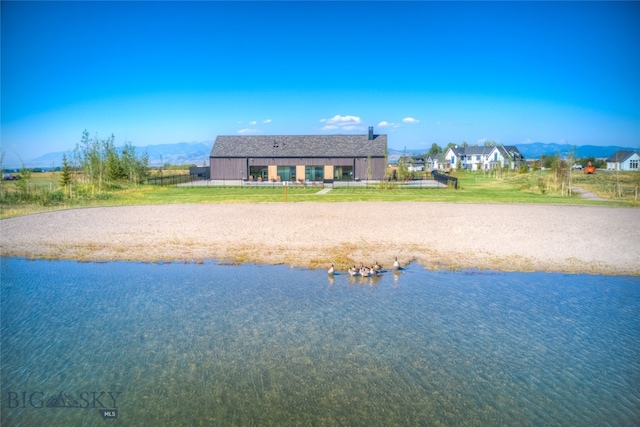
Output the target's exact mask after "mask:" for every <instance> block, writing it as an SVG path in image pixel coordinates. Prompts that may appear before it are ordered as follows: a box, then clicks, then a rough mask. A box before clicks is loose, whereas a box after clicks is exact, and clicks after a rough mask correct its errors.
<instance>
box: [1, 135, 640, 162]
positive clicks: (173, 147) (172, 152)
mask: <svg viewBox="0 0 640 427" xmlns="http://www.w3.org/2000/svg"><path fill="white" fill-rule="evenodd" d="M516 146H517V147H518V149H519V150H520V152H521V153H522V155H523V156H524V157H525V158H527V159H537V158H540V156H542V155H543V154H544V155H556V154H560V156H561V157H567V155H568V154H569V153H570V152H571V151H575V157H577V158H583V157H595V158H607V157H609V156H611V155H612V154H613V153H615V152H616V151H617V150H630V151H636V150H637V149H638V147H635V148H633V147H620V146H613V145H610V146H597V145H578V146H576V145H570V144H554V143H551V144H547V143H543V142H534V143H529V144H518V145H516ZM212 147H213V141H202V142H178V143H175V144H156V145H147V146H144V147H136V152H137V154H141V153H143V152H145V151H146V152H147V154H148V155H149V164H150V166H160V165H164V164H167V163H170V164H172V165H185V164H195V165H197V166H203V165H208V164H209V154H210V153H211V148H212ZM426 151H427V150H424V149H415V148H413V149H403V150H397V149H394V148H389V149H388V153H389V161H390V162H395V161H397V160H398V158H399V157H400V156H402V155H403V154H407V155H421V154H425V153H426ZM63 154H67V156H68V157H69V156H70V154H71V152H70V151H66V152H65V151H58V152H52V153H47V154H45V155H42V156H40V157H37V158H34V159H29V160H26V161H25V165H26V166H27V167H29V168H51V167H52V166H53V167H57V166H60V165H62V155H63ZM18 167H20V165H5V168H7V169H11V168H18Z"/></svg>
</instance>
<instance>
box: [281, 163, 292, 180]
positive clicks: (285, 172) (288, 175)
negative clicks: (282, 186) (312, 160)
mask: <svg viewBox="0 0 640 427" xmlns="http://www.w3.org/2000/svg"><path fill="white" fill-rule="evenodd" d="M278 176H279V177H280V180H281V181H295V180H296V167H295V166H278Z"/></svg>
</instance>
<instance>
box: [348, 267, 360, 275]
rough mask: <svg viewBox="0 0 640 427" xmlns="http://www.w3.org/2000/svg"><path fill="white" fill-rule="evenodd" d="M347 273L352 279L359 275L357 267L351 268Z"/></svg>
mask: <svg viewBox="0 0 640 427" xmlns="http://www.w3.org/2000/svg"><path fill="white" fill-rule="evenodd" d="M347 271H348V272H349V275H350V276H351V277H353V276H357V275H358V269H357V268H356V266H355V265H354V266H353V267H350V268H349V270H347Z"/></svg>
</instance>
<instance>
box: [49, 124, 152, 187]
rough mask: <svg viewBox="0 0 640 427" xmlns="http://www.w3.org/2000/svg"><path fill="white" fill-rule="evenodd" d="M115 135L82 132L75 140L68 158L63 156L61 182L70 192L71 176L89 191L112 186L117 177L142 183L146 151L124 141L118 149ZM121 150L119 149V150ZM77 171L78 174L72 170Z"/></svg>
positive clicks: (145, 168)
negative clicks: (79, 137)
mask: <svg viewBox="0 0 640 427" xmlns="http://www.w3.org/2000/svg"><path fill="white" fill-rule="evenodd" d="M114 141H115V136H114V135H113V134H112V135H111V136H110V137H108V138H103V139H100V138H98V136H95V137H93V138H91V137H89V132H88V131H87V130H85V131H84V132H82V138H81V139H80V142H79V143H77V144H76V147H75V149H74V151H73V154H72V156H71V159H68V158H67V156H66V155H63V157H62V170H61V175H60V186H61V187H63V188H65V189H69V191H70V193H69V194H72V192H71V191H72V190H71V188H72V186H73V184H74V180H75V179H77V180H78V181H79V183H81V184H83V185H84V186H85V187H87V188H88V189H89V190H90V192H91V194H92V195H93V194H95V192H96V191H97V192H98V194H100V193H101V192H102V191H103V190H105V189H108V188H110V187H112V186H113V185H114V184H115V183H117V182H118V181H128V182H131V183H134V184H139V183H141V182H142V181H143V180H144V179H145V178H146V177H147V176H148V175H149V155H148V154H147V152H146V151H145V152H144V153H142V154H138V153H136V148H135V147H134V146H133V144H132V143H131V142H130V141H127V142H126V143H125V145H124V147H122V149H121V150H118V149H117V148H116V146H115V142H114ZM118 151H120V153H118ZM76 171H80V172H81V174H80V175H79V176H77V175H76V174H75V173H74V172H76Z"/></svg>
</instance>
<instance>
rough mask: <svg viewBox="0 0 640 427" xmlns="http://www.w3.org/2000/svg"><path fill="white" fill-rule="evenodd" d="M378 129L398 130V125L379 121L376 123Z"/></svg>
mask: <svg viewBox="0 0 640 427" xmlns="http://www.w3.org/2000/svg"><path fill="white" fill-rule="evenodd" d="M378 127H380V128H387V127H388V128H399V127H400V125H399V124H397V123H389V122H388V121H386V120H383V121H381V122H380V123H378Z"/></svg>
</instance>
